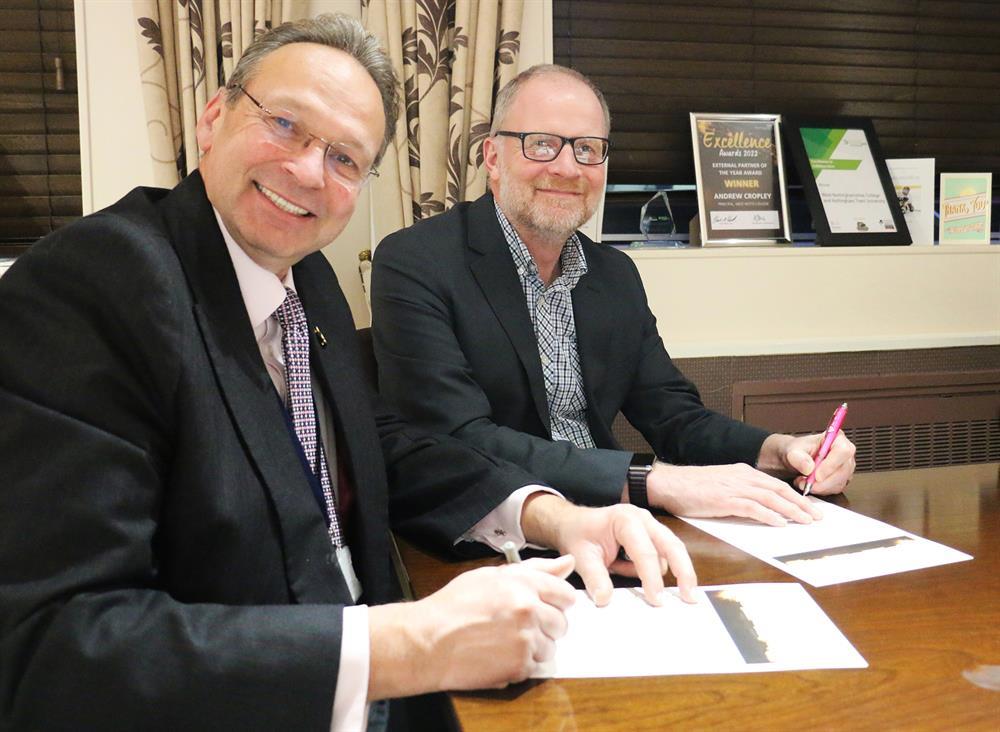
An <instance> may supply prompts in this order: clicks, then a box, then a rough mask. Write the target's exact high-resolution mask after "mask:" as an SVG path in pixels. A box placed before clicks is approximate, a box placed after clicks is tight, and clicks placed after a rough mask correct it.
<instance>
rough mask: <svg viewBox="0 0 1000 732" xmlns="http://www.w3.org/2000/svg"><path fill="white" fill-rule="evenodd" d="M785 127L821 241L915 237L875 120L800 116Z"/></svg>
mask: <svg viewBox="0 0 1000 732" xmlns="http://www.w3.org/2000/svg"><path fill="white" fill-rule="evenodd" d="M783 128H784V132H785V140H786V142H787V145H788V152H789V154H790V155H791V156H792V160H793V161H794V162H795V168H796V170H797V171H798V174H799V180H800V181H801V182H802V189H803V191H804V192H805V196H806V202H807V203H808V204H809V211H810V213H811V214H812V217H813V226H814V227H815V229H816V243H817V244H819V245H821V246H831V245H832V246H841V245H845V246H856V245H886V244H899V245H905V244H909V243H910V242H911V240H910V232H909V229H907V227H906V221H905V219H904V218H903V213H902V211H901V210H900V207H899V202H898V200H897V197H896V190H895V187H894V186H893V184H892V178H891V177H890V175H889V169H888V168H887V167H886V164H885V157H884V156H883V155H882V148H881V146H880V145H879V142H878V137H877V136H876V134H875V128H874V127H873V126H872V122H871V120H870V119H867V118H862V117H828V118H825V119H803V118H795V119H786V120H785V123H784V124H783Z"/></svg>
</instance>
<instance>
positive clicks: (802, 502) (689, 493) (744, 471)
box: [646, 435, 823, 526]
mask: <svg viewBox="0 0 1000 732" xmlns="http://www.w3.org/2000/svg"><path fill="white" fill-rule="evenodd" d="M773 436H774V435H772V437H773ZM768 439H771V438H770V437H769V438H768ZM765 444H766V441H765ZM646 490H647V493H648V498H649V503H650V505H653V506H660V507H661V508H663V509H665V510H667V511H669V512H670V513H672V514H674V515H675V516H688V517H691V518H720V517H725V516H739V517H741V518H749V519H753V520H754V521H760V522H761V523H763V524H768V525H770V526H784V525H785V524H786V523H788V521H796V522H798V523H800V524H808V523H810V522H812V521H813V520H814V519H818V518H822V517H823V514H822V513H821V512H820V510H819V509H818V508H817V507H816V506H814V505H813V504H812V502H811V501H810V500H809V499H808V498H806V497H805V496H802V495H800V494H798V493H796V492H795V491H794V490H793V489H792V487H791V486H789V485H788V483H786V482H784V481H783V480H779V479H778V478H774V477H772V476H770V475H767V474H766V473H762V472H761V471H759V470H756V469H755V468H752V467H750V466H749V465H746V464H739V465H704V466H700V465H699V466H684V465H667V464H666V463H656V464H655V465H654V466H653V470H652V472H650V474H649V476H648V477H647V479H646Z"/></svg>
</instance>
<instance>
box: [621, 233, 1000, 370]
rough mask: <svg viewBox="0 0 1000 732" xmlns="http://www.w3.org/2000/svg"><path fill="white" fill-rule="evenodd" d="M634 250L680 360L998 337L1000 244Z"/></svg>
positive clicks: (968, 342) (986, 341)
mask: <svg viewBox="0 0 1000 732" xmlns="http://www.w3.org/2000/svg"><path fill="white" fill-rule="evenodd" d="M631 255H632V257H633V259H634V260H635V261H636V264H637V265H638V267H639V272H640V274H641V276H642V279H643V283H644V284H645V286H646V292H647V295H648V297H649V303H650V307H651V308H652V310H653V312H654V313H655V314H656V316H657V320H658V328H659V331H660V335H661V336H662V337H663V341H664V343H665V344H666V346H667V350H668V351H669V352H670V354H671V355H672V356H674V357H675V358H695V357H701V356H723V355H725V356H749V355H760V354H789V353H829V352H837V351H874V350H883V349H886V350H890V349H912V348H937V347H947V346H982V345H997V344H1000V246H975V245H963V246H946V247H809V248H768V249H748V248H743V249H685V250H658V251H657V250H650V249H646V250H634V251H632V252H631Z"/></svg>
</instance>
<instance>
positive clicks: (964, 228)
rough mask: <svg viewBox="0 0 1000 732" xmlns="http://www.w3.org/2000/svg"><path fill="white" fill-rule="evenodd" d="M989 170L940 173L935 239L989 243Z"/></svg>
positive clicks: (990, 196)
mask: <svg viewBox="0 0 1000 732" xmlns="http://www.w3.org/2000/svg"><path fill="white" fill-rule="evenodd" d="M992 186H993V174H992V173H942V174H941V205H940V220H939V224H938V241H939V243H941V244H989V243H990V206H991V205H992V197H993V187H992Z"/></svg>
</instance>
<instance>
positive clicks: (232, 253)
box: [212, 208, 295, 330]
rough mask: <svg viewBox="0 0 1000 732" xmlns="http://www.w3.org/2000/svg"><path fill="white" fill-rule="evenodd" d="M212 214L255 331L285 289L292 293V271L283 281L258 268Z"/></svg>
mask: <svg viewBox="0 0 1000 732" xmlns="http://www.w3.org/2000/svg"><path fill="white" fill-rule="evenodd" d="M212 211H213V212H214V213H215V220H216V221H218V222H219V229H221V230H222V238H223V239H225V241H226V248H227V249H228V250H229V258H230V259H231V260H232V261H233V269H234V270H236V281H237V282H239V285H240V294H241V295H243V304H244V305H245V306H246V309H247V315H248V316H249V317H250V325H251V326H253V328H254V330H257V329H258V328H260V326H262V325H263V324H264V323H265V321H267V319H268V318H269V317H271V316H272V315H273V314H274V311H275V310H277V309H278V308H279V307H280V306H281V303H283V302H284V301H285V288H286V287H287V288H289V289H291V290H295V280H294V278H293V277H292V269H291V267H289V268H288V274H287V275H285V279H284V280H281V279H279V278H278V276H277V275H276V274H274V273H273V272H270V271H268V270H266V269H264V268H263V267H261V266H260V265H259V264H257V263H256V262H255V261H253V260H252V259H251V258H250V256H249V255H248V254H247V253H246V252H245V251H243V247H241V246H240V245H239V244H237V243H236V240H235V239H233V236H232V234H230V233H229V230H228V229H227V228H226V225H225V224H224V223H222V217H221V216H219V212H218V211H216V210H215V209H214V208H213V209H212Z"/></svg>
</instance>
